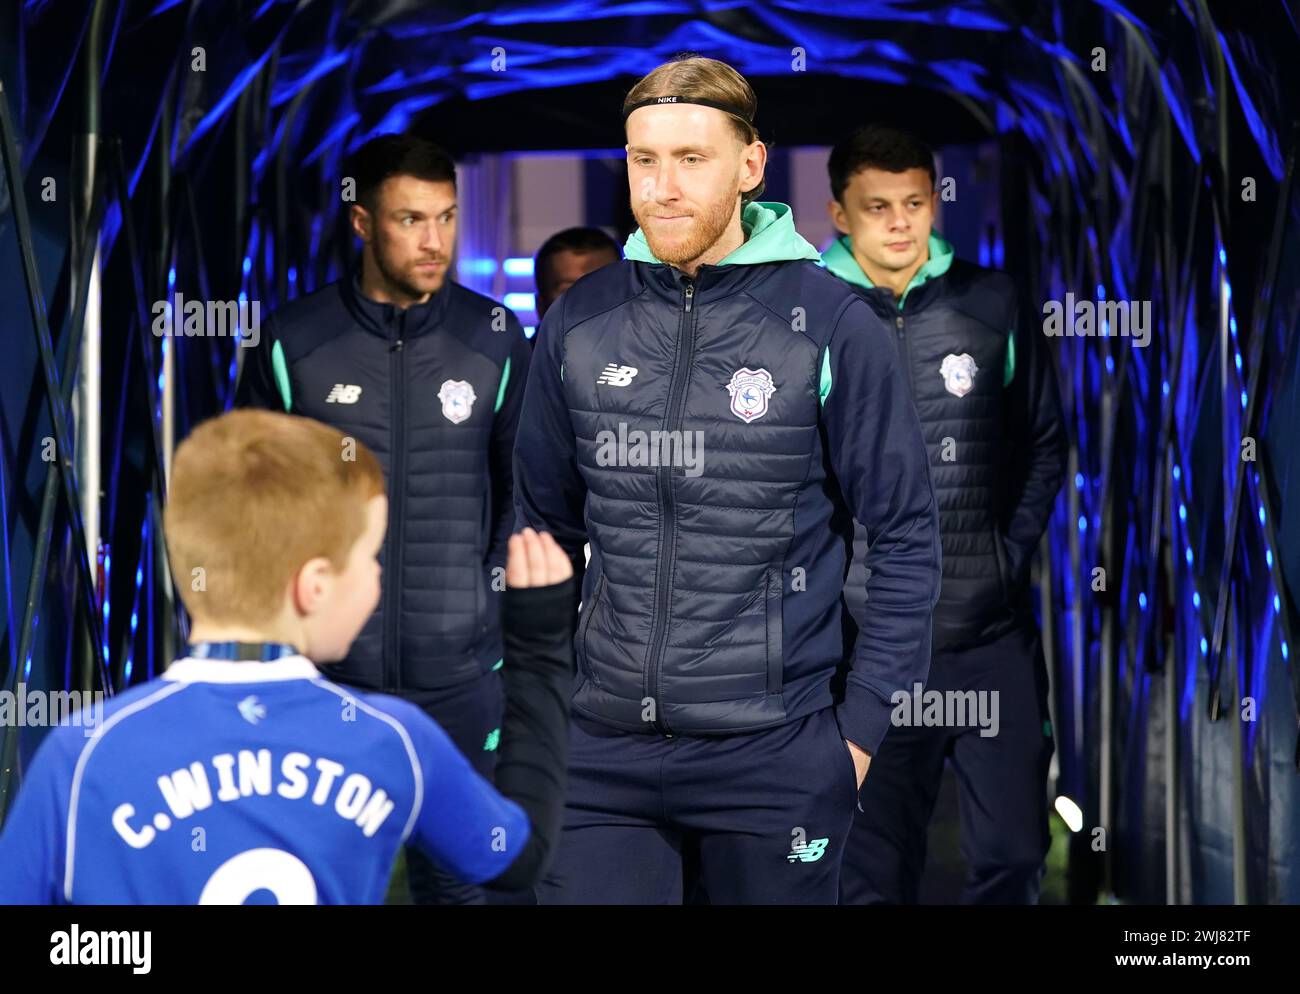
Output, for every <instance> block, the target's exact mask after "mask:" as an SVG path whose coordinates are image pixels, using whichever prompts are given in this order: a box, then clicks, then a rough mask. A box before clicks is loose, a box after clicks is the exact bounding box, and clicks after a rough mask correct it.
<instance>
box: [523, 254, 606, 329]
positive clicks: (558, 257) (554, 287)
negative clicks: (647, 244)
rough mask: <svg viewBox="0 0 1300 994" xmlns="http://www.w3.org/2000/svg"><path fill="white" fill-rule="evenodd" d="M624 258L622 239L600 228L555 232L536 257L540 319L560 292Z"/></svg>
mask: <svg viewBox="0 0 1300 994" xmlns="http://www.w3.org/2000/svg"><path fill="white" fill-rule="evenodd" d="M622 258H623V253H622V252H621V251H619V248H618V242H616V241H614V239H612V238H610V237H609V235H607V234H605V232H603V231H601V230H600V229H599V228H565V229H564V230H563V231H557V232H556V233H555V234H553V235H551V237H550V238H548V239H546V241H544V242H542V247H541V248H539V249H538V250H537V255H536V256H535V257H534V259H533V281H534V282H535V283H536V284H537V319H538V320H539V321H540V320H541V319H542V318H544V317H545V316H546V312H547V310H548V309H549V308H550V306H551V305H552V304H553V303H555V301H556V300H557V299H559V296H560V294H562V293H564V291H565V290H567V289H569V287H571V286H573V284H575V283H577V282H578V280H580V279H582V277H584V276H586V275H587V274H588V273H591V272H595V271H596V270H597V269H600V268H602V267H604V266H608V265H611V264H612V263H615V262H618V261H619V260H620V259H622ZM533 340H534V341H536V336H533Z"/></svg>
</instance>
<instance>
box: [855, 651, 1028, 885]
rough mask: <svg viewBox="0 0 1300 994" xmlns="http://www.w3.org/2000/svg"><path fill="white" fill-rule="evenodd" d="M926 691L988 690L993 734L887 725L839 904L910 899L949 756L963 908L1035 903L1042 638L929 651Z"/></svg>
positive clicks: (969, 727)
mask: <svg viewBox="0 0 1300 994" xmlns="http://www.w3.org/2000/svg"><path fill="white" fill-rule="evenodd" d="M925 690H926V692H927V693H928V692H929V691H939V692H946V691H968V690H974V691H977V692H980V691H984V692H994V693H996V694H997V712H996V713H997V726H996V728H997V734H995V735H987V736H986V735H981V734H980V727H979V724H978V723H977V722H972V721H970V720H968V721H967V723H966V725H965V726H964V727H947V726H940V727H933V726H930V727H926V726H921V727H917V726H916V725H913V726H911V727H908V726H902V727H899V726H898V725H895V727H891V728H890V729H889V733H888V734H887V735H886V736H885V740H884V742H883V743H882V744H881V746H880V749H879V750H878V751H877V753H876V755H875V756H874V757H872V760H871V768H870V769H869V770H868V772H867V777H866V780H865V781H864V782H863V784H862V795H861V798H860V801H859V806H858V811H857V813H856V815H855V817H854V822H853V830H852V833H851V835H850V840H849V845H848V849H847V851H846V852H845V856H844V866H843V869H842V871H841V881H840V897H841V902H842V903H844V904H915V903H917V898H918V892H919V890H920V883H921V871H922V869H923V868H924V866H925V851H926V829H927V827H928V825H929V822H930V815H931V814H932V812H933V811H934V805H935V800H936V798H937V797H938V794H939V787H940V782H941V780H942V778H943V763H944V759H945V757H950V758H951V760H952V765H953V770H954V772H955V774H956V777H957V788H958V796H959V811H960V816H961V852H962V856H963V857H964V858H965V861H966V866H967V876H966V882H965V886H964V888H963V891H962V903H964V904H1034V903H1037V901H1038V892H1039V886H1040V884H1041V881H1042V871H1043V859H1044V857H1045V856H1046V855H1047V849H1048V845H1049V842H1050V837H1049V835H1048V829H1047V772H1048V766H1049V764H1050V762H1051V758H1052V749H1053V745H1052V737H1051V725H1050V721H1049V718H1048V710H1047V668H1046V665H1045V664H1044V661H1043V651H1042V644H1041V642H1040V640H1039V636H1038V633H1037V632H1036V631H1033V630H1031V629H1024V628H1022V629H1018V630H1016V631H1013V632H1011V633H1010V634H1009V635H1006V636H1004V637H1002V638H1000V639H997V640H995V641H993V642H990V643H989V644H987V645H982V646H977V647H976V648H973V649H966V650H962V651H959V652H936V653H935V654H934V656H933V658H932V662H931V666H930V677H929V680H928V682H927V683H926V686H925ZM968 700H969V698H968ZM986 714H989V715H991V714H992V710H991V708H990V709H989V710H988V711H987V712H986ZM967 718H968V719H969V718H970V716H969V715H967ZM986 727H987V728H992V727H993V726H992V725H991V724H987V725H986Z"/></svg>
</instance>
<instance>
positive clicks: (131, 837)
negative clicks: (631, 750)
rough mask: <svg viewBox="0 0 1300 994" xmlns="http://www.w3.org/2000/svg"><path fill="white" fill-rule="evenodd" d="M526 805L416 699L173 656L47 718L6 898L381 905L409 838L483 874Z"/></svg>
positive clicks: (495, 867) (294, 673)
mask: <svg viewBox="0 0 1300 994" xmlns="http://www.w3.org/2000/svg"><path fill="white" fill-rule="evenodd" d="M528 835H529V823H528V818H527V816H526V815H525V814H524V812H523V810H522V809H521V808H520V807H519V806H518V805H517V804H515V803H514V802H512V801H510V800H507V799H506V798H504V797H502V796H501V795H500V794H499V793H497V791H496V790H495V788H493V786H492V785H491V784H490V783H488V782H487V781H486V780H485V779H483V777H482V776H480V775H479V774H478V772H477V771H475V770H474V769H473V767H471V766H470V764H469V762H468V760H466V759H465V757H464V756H462V755H461V753H460V751H459V750H458V749H457V748H456V747H455V745H453V744H452V742H451V740H450V739H449V738H448V737H447V735H446V733H445V732H443V730H442V729H441V728H440V727H438V725H437V724H436V723H435V722H434V721H433V720H432V719H431V718H429V717H428V716H427V715H426V714H424V712H422V711H421V710H419V709H418V708H417V707H415V706H414V705H412V704H409V703H407V702H405V701H402V700H399V699H397V698H394V697H388V696H385V695H381V694H366V693H362V692H359V691H356V690H353V689H351V688H346V687H342V686H340V685H338V684H335V683H332V682H331V681H329V680H327V679H325V678H324V677H323V676H322V675H321V673H320V672H319V671H318V670H317V669H316V667H315V666H314V665H313V664H312V663H311V661H310V660H308V659H306V658H305V657H303V656H288V657H285V658H282V659H278V660H274V661H271V662H232V661H223V660H213V659H195V658H185V659H181V660H178V661H177V662H176V663H174V664H173V665H172V666H171V667H170V668H169V669H168V670H167V672H166V674H165V675H164V676H162V677H160V678H159V679H157V680H153V681H151V682H149V683H147V684H143V685H141V686H139V687H135V688H132V689H131V690H129V691H126V692H124V693H122V694H119V695H117V696H116V697H114V698H113V699H112V700H111V701H109V702H108V703H107V704H106V705H105V707H104V709H103V718H102V720H101V721H100V722H99V723H98V724H97V725H96V726H95V727H94V728H93V729H89V728H84V727H77V726H76V725H73V724H66V725H63V726H60V727H58V728H55V729H53V730H51V732H50V733H49V735H48V736H47V737H46V740H45V741H44V742H42V743H41V746H40V748H39V749H38V750H37V752H36V756H35V759H34V761H33V763H32V765H31V769H30V770H29V771H28V774H27V776H26V777H25V778H24V781H23V784H22V787H21V789H20V790H19V792H18V796H17V798H16V800H15V802H14V805H13V809H12V810H11V812H10V815H9V818H8V820H7V822H6V824H5V827H4V833H3V835H0V901H4V902H8V903H18V904H55V903H57V904H110V903H111V904H134V903H140V904H246V903H280V904H377V903H379V902H381V901H382V900H383V898H384V894H385V892H386V890H387V885H388V880H389V876H390V874H391V871H392V866H393V861H394V858H395V857H396V854H397V849H398V847H399V846H401V845H402V844H403V843H406V842H408V841H409V842H410V843H411V844H413V845H415V846H417V847H419V848H420V849H421V850H422V851H424V852H425V853H427V854H428V855H429V857H430V858H431V859H433V860H434V861H435V862H437V863H438V864H439V865H441V866H442V867H444V868H445V869H446V870H448V871H449V872H450V873H452V874H454V875H456V876H457V877H459V878H460V879H462V880H464V881H466V882H468V883H481V882H483V881H485V880H490V879H491V878H493V877H495V876H497V875H498V874H500V873H502V872H503V871H504V870H505V869H506V868H507V867H508V866H509V865H510V863H511V862H512V861H513V860H514V859H515V857H516V856H517V855H518V854H519V853H520V852H521V851H522V850H523V847H524V844H525V842H526V841H527V839H528Z"/></svg>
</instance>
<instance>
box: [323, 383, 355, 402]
mask: <svg viewBox="0 0 1300 994" xmlns="http://www.w3.org/2000/svg"><path fill="white" fill-rule="evenodd" d="M360 396H361V388H360V387H358V386H354V385H353V384H351V383H335V384H334V389H333V390H331V391H330V395H329V396H328V397H326V398H325V403H327V404H355V403H356V402H357V398H358V397H360Z"/></svg>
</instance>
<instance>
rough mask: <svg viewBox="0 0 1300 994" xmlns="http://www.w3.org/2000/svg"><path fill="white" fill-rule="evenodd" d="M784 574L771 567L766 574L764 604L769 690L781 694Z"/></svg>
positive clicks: (782, 679)
mask: <svg viewBox="0 0 1300 994" xmlns="http://www.w3.org/2000/svg"><path fill="white" fill-rule="evenodd" d="M783 576H784V574H783V573H782V572H781V570H779V569H769V570H768V571H767V573H766V574H765V575H764V588H765V592H764V598H763V606H764V611H765V612H766V617H765V618H764V627H765V628H766V630H767V692H768V693H769V694H779V693H781V690H782V688H783V684H784V677H785V667H784V660H783V659H782V656H781V604H782V595H783V593H784V591H783V589H782V588H783V585H784V584H783Z"/></svg>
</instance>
